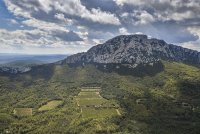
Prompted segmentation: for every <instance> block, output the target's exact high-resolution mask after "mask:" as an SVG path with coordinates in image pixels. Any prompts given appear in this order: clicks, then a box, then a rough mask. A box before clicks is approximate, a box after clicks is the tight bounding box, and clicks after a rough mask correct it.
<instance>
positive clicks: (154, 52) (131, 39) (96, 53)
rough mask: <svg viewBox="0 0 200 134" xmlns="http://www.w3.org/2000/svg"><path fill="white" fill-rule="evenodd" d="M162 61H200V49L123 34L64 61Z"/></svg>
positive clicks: (106, 62) (127, 62)
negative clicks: (199, 50)
mask: <svg viewBox="0 0 200 134" xmlns="http://www.w3.org/2000/svg"><path fill="white" fill-rule="evenodd" d="M160 60H167V61H177V62H183V63H188V64H195V65H199V64H200V52H198V51H195V50H191V49H187V48H183V47H181V46H176V45H172V44H167V43H166V42H165V41H163V40H159V39H154V38H152V39H149V38H148V37H147V36H146V35H120V36H117V37H115V38H113V39H110V40H108V41H107V42H105V43H103V44H99V45H97V46H94V47H92V48H91V49H89V50H88V51H87V52H85V53H78V54H75V55H72V56H69V57H67V58H66V59H65V60H63V61H62V62H61V64H66V63H69V64H75V63H76V64H77V63H79V64H88V63H96V64H121V65H123V64H124V65H126V66H127V65H128V66H129V68H135V67H137V66H138V65H153V64H156V63H158V62H159V61H160Z"/></svg>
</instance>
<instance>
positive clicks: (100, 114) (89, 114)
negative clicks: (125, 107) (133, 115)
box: [82, 108, 118, 118]
mask: <svg viewBox="0 0 200 134" xmlns="http://www.w3.org/2000/svg"><path fill="white" fill-rule="evenodd" d="M113 116H118V113H117V111H116V109H115V108H98V109H95V108H82V117H83V118H106V117H113Z"/></svg>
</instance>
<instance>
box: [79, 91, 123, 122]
mask: <svg viewBox="0 0 200 134" xmlns="http://www.w3.org/2000/svg"><path fill="white" fill-rule="evenodd" d="M99 91H100V90H96V89H84V90H81V92H80V93H79V94H78V96H77V97H76V102H77V105H78V106H79V107H80V108H81V114H82V117H83V118H106V117H112V116H117V115H120V113H119V111H118V109H117V108H118V105H117V104H116V102H113V101H110V100H107V99H105V98H103V97H102V96H101V95H100V93H99Z"/></svg>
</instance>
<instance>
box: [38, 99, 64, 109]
mask: <svg viewBox="0 0 200 134" xmlns="http://www.w3.org/2000/svg"><path fill="white" fill-rule="evenodd" d="M62 103H63V101H61V100H53V101H50V102H48V103H47V104H46V105H43V106H41V107H40V108H39V109H38V111H48V110H52V109H54V108H56V107H58V106H59V105H61V104H62Z"/></svg>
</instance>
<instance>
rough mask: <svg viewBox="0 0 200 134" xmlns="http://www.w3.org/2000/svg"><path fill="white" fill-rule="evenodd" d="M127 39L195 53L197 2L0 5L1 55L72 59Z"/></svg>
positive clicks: (16, 1)
mask: <svg viewBox="0 0 200 134" xmlns="http://www.w3.org/2000/svg"><path fill="white" fill-rule="evenodd" d="M128 34H146V35H148V36H149V37H152V38H158V39H162V40H165V41H166V42H167V43H172V44H175V45H180V46H183V47H186V48H190V49H194V50H197V51H200V39H199V37H200V0H0V53H25V54H74V53H78V52H83V51H87V50H88V49H89V48H91V47H92V46H94V45H97V44H101V43H104V42H105V41H107V40H108V39H111V38H113V37H115V36H117V35H128Z"/></svg>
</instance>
